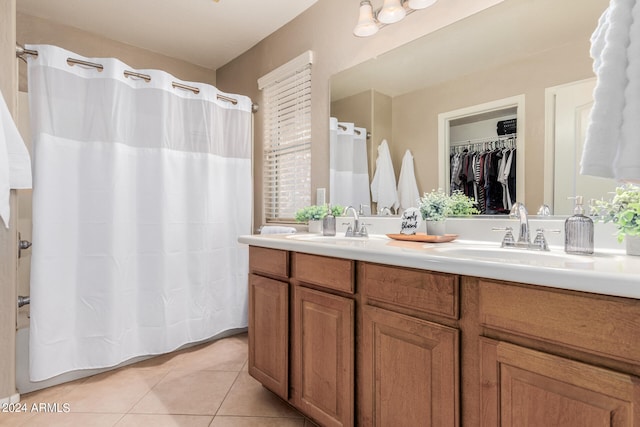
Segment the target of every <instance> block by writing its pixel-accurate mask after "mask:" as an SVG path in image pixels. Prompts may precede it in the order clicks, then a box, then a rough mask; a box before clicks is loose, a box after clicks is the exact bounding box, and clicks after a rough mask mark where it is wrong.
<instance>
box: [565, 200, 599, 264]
mask: <svg viewBox="0 0 640 427" xmlns="http://www.w3.org/2000/svg"><path fill="white" fill-rule="evenodd" d="M570 198H571V199H575V201H576V207H575V209H574V210H573V216H570V217H569V218H567V219H566V220H565V222H564V251H565V252H566V253H568V254H577V255H590V254H592V253H593V220H592V219H591V218H589V217H588V216H585V215H584V207H583V206H582V196H576V197H570Z"/></svg>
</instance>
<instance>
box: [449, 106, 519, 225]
mask: <svg viewBox="0 0 640 427" xmlns="http://www.w3.org/2000/svg"><path fill="white" fill-rule="evenodd" d="M438 124H439V126H438V127H439V129H438V140H439V147H438V152H439V157H440V164H441V165H444V167H443V168H441V172H440V177H439V186H440V188H443V189H444V190H445V191H446V192H447V193H451V192H452V191H453V190H460V191H462V192H463V193H465V194H466V195H468V196H470V197H472V198H473V199H475V200H476V201H477V202H478V205H477V207H478V209H479V210H480V211H481V213H482V214H485V215H496V214H497V215H499V214H508V213H509V209H510V208H511V206H512V204H513V203H515V202H516V201H522V200H524V149H523V146H524V141H523V138H524V132H523V128H524V96H522V95H521V96H517V97H513V98H507V99H503V100H498V101H492V102H489V103H486V104H481V105H476V106H472V107H466V108H463V109H460V110H455V111H450V112H447V113H442V114H440V115H439V116H438ZM489 172H491V173H489ZM499 172H500V173H501V174H500V173H499ZM499 175H500V176H499Z"/></svg>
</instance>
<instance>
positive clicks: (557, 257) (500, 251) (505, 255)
mask: <svg viewBox="0 0 640 427" xmlns="http://www.w3.org/2000/svg"><path fill="white" fill-rule="evenodd" d="M425 247H426V248H427V249H428V250H429V251H430V252H434V253H437V254H442V255H447V256H451V257H456V258H467V259H479V260H483V261H494V262H509V263H514V262H515V263H519V264H527V265H538V266H545V267H567V266H573V265H579V264H589V263H593V261H594V260H593V258H592V257H590V256H583V255H571V254H565V253H560V252H557V251H556V252H554V251H549V252H546V251H536V250H528V249H514V248H500V247H489V246H481V245H465V246H456V245H449V246H425Z"/></svg>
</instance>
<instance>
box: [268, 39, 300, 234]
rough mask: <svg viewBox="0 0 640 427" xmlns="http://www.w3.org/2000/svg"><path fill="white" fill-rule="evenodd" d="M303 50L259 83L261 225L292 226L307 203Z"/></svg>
mask: <svg viewBox="0 0 640 427" xmlns="http://www.w3.org/2000/svg"><path fill="white" fill-rule="evenodd" d="M312 57H313V55H312V52H311V51H307V52H305V53H304V54H302V55H300V56H299V57H297V58H295V59H293V60H292V61H289V62H288V63H286V64H284V65H282V66H281V67H279V68H277V69H275V70H273V71H272V72H270V73H269V74H267V75H265V76H263V77H261V78H260V79H258V88H259V89H260V90H263V91H264V94H263V104H264V138H263V141H264V155H263V170H264V175H263V181H264V189H263V205H264V214H265V220H266V222H291V221H293V220H294V218H295V213H296V210H298V209H300V208H302V207H305V206H308V205H310V204H311V63H312Z"/></svg>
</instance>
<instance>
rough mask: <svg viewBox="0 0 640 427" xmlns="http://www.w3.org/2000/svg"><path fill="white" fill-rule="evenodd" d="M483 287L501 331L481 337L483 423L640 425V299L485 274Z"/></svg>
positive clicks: (482, 296)
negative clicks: (492, 278) (509, 280)
mask: <svg viewBox="0 0 640 427" xmlns="http://www.w3.org/2000/svg"><path fill="white" fill-rule="evenodd" d="M478 289H479V314H480V316H479V317H480V319H479V320H480V322H481V323H482V325H483V327H484V330H485V332H484V335H485V336H489V337H494V338H493V339H491V338H484V337H483V338H481V341H480V371H481V379H480V381H481V384H482V387H481V388H480V408H481V418H480V419H481V421H482V422H481V425H482V426H531V427H554V426H563V427H591V426H593V427H605V426H637V425H640V416H639V415H638V409H639V408H640V378H638V377H637V376H636V375H637V374H636V375H634V374H633V372H636V373H637V372H638V362H639V361H640V354H639V350H640V347H639V346H640V342H639V341H638V339H637V336H638V335H637V331H638V330H639V328H640V305H639V304H638V302H637V301H635V300H631V299H625V298H614V297H607V296H603V295H595V294H588V293H581V292H570V291H562V290H556V289H551V288H545V287H536V286H526V285H519V284H514V283H504V282H495V281H490V280H483V279H480V280H479V287H478ZM518 342H519V343H522V345H517V344H514V343H518ZM625 371H626V372H625Z"/></svg>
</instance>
